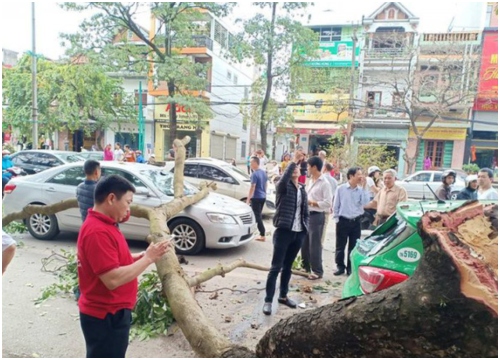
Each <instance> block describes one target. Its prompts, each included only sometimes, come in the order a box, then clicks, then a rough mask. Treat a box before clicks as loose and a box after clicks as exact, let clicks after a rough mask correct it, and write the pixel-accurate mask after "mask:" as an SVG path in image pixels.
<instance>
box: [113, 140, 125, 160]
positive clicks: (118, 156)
mask: <svg viewBox="0 0 500 360" xmlns="http://www.w3.org/2000/svg"><path fill="white" fill-rule="evenodd" d="M124 155H125V153H124V152H123V150H122V145H121V144H120V143H119V142H117V143H116V144H115V151H114V152H113V160H114V161H123V158H124Z"/></svg>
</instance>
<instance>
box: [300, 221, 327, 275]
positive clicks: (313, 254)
mask: <svg viewBox="0 0 500 360" xmlns="http://www.w3.org/2000/svg"><path fill="white" fill-rule="evenodd" d="M324 227H325V213H324V212H313V211H311V213H310V217H309V233H308V234H307V236H306V238H305V239H304V242H303V244H302V251H301V253H302V264H303V265H304V269H305V270H306V271H307V272H310V271H311V270H312V272H313V273H314V274H316V275H319V276H323V247H322V246H321V237H322V236H323V229H324Z"/></svg>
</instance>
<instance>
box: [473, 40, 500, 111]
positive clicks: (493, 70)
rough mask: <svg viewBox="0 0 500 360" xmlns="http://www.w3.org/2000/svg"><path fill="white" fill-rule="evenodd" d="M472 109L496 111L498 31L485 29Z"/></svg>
mask: <svg viewBox="0 0 500 360" xmlns="http://www.w3.org/2000/svg"><path fill="white" fill-rule="evenodd" d="M483 36H484V38H483V53H482V56H481V68H480V70H479V86H478V94H477V97H476V101H475V102H474V110H476V111H496V112H498V32H497V31H491V32H490V31H485V32H484V35H483Z"/></svg>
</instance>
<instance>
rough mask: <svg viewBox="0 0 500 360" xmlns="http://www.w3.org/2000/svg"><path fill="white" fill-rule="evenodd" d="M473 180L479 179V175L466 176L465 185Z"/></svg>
mask: <svg viewBox="0 0 500 360" xmlns="http://www.w3.org/2000/svg"><path fill="white" fill-rule="evenodd" d="M473 181H477V175H469V176H467V177H466V178H465V186H469V184H470V183H471V182H473Z"/></svg>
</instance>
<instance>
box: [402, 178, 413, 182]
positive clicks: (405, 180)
mask: <svg viewBox="0 0 500 360" xmlns="http://www.w3.org/2000/svg"><path fill="white" fill-rule="evenodd" d="M403 181H404V182H410V181H411V179H404V180H403Z"/></svg>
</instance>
